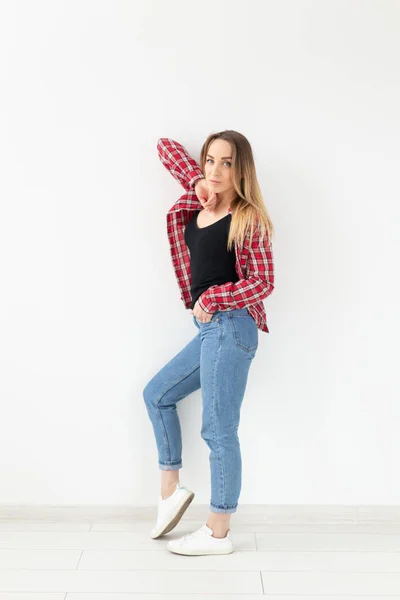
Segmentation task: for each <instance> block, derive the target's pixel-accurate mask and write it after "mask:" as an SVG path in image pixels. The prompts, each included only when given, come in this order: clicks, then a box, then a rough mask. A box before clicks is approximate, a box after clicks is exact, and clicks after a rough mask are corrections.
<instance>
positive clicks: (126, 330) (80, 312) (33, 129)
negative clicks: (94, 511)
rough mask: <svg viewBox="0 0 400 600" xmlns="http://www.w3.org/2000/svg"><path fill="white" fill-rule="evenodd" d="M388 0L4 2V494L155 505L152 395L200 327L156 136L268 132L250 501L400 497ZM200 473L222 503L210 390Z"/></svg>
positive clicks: (183, 407)
mask: <svg viewBox="0 0 400 600" xmlns="http://www.w3.org/2000/svg"><path fill="white" fill-rule="evenodd" d="M399 19H400V3H399V2H396V1H390V0H375V1H372V0H364V1H361V0H360V1H356V0H339V1H338V0H332V1H330V2H328V1H324V0H314V1H311V0H309V1H306V0H301V1H299V0H285V1H282V0H280V1H279V2H278V1H275V2H272V1H267V0H259V1H250V2H247V3H244V2H242V1H241V0H240V1H239V0H234V1H230V2H214V1H213V0H203V1H202V2H201V3H198V4H197V5H196V4H194V3H189V2H186V1H184V0H179V1H172V2H165V1H164V0H153V2H149V1H147V0H146V2H145V1H144V0H142V2H133V1H132V2H128V1H127V0H125V1H122V0H119V1H116V0H114V1H111V0H107V1H106V0H101V1H99V0H79V1H78V0H75V1H71V0H69V1H68V2H67V1H64V2H63V1H60V0H57V1H54V0H47V1H45V0H37V1H36V2H30V1H29V0H25V1H18V2H14V1H12V0H6V1H5V2H2V3H1V8H0V23H1V24H0V77H1V86H2V91H1V94H0V128H1V132H0V164H1V177H0V195H1V221H0V228H1V229H0V243H1V247H0V255H1V259H0V260H1V271H0V277H1V288H2V290H1V295H0V320H1V321H0V328H1V338H0V340H1V341H0V367H1V372H2V374H1V382H0V386H1V388H0V394H1V414H0V502H1V503H2V504H12V503H16V504H17V503H18V504H20V503H21V504H24V503H26V504H29V503H32V504H108V503H110V504H131V505H141V504H154V502H155V501H156V497H157V494H158V491H159V471H158V465H157V454H156V446H155V441H154V437H153V431H152V427H151V423H150V420H149V419H148V416H147V412H146V409H145V406H144V402H143V398H142V390H143V387H144V386H145V384H146V383H147V381H148V380H149V378H150V377H152V376H153V375H154V374H155V373H156V372H157V370H158V369H160V368H161V367H162V366H163V365H164V364H165V363H166V362H167V361H168V360H169V359H170V358H172V356H174V355H175V354H176V353H177V352H179V350H180V349H181V348H182V347H183V345H184V344H186V343H187V342H188V341H189V340H190V339H191V337H192V336H194V335H196V333H197V330H196V328H195V327H194V325H193V322H192V316H191V314H190V312H189V311H185V309H184V307H183V304H182V303H181V300H180V293H179V290H178V287H177V284H176V281H175V277H174V274H173V271H172V264H171V262H170V256H169V247H168V241H167V235H166V225H165V215H166V212H167V210H168V209H169V208H170V207H171V206H172V204H173V202H174V201H175V200H176V199H177V198H178V197H179V196H180V195H181V194H182V193H183V188H181V187H180V186H179V185H178V183H176V182H175V181H174V180H173V178H172V177H171V176H170V175H169V174H168V173H167V171H166V170H165V169H164V167H163V166H162V164H161V163H160V162H159V160H158V157H157V152H156V143H157V139H158V138H159V137H172V138H174V139H176V140H178V141H179V142H181V143H182V144H184V145H185V146H186V147H187V149H188V150H189V152H191V153H192V155H193V156H194V157H195V158H196V159H197V160H198V158H199V152H200V148H201V145H202V143H203V142H204V140H205V138H206V137H207V135H208V134H209V133H210V132H212V131H218V130H222V129H236V130H238V131H240V132H242V133H244V134H245V135H246V136H247V137H248V139H249V141H250V143H251V144H252V147H253V150H254V154H255V160H256V166H257V172H258V176H259V181H260V184H261V188H262V191H263V194H264V198H265V202H266V205H267V208H268V210H269V212H270V215H271V218H272V220H273V223H274V225H275V228H276V238H275V241H274V255H275V268H276V281H275V290H274V292H273V294H272V295H271V296H270V297H269V298H268V299H267V300H266V301H265V307H266V311H267V317H268V324H269V328H270V334H266V333H263V332H260V345H259V350H258V354H257V356H256V359H255V360H254V362H253V365H252V368H251V375H250V378H249V383H248V388H247V394H246V397H245V400H244V403H243V408H242V417H241V424H240V430H239V434H240V439H241V446H242V458H243V487H242V494H241V497H240V501H239V502H240V504H247V503H249V504H251V503H255V504H263V503H268V504H276V503H279V504H296V503H304V504H314V503H315V504H317V503H318V504H324V503H327V504H333V503H340V504H352V503H359V504H371V503H373V504H376V503H378V504H396V503H400V483H399V478H398V462H399V453H400V441H399V435H398V431H399V427H400V407H399V397H400V394H399V392H400V390H399V387H400V386H399V378H398V370H399V369H398V361H399V333H400V327H399V285H398V272H399V268H398V264H397V261H398V254H397V255H396V251H397V253H398V250H399V244H398V241H397V240H398V227H399V216H400V215H399V199H400V196H399V158H400V150H399V133H400V123H399V106H400V83H399V72H400V71H399V56H400V36H399V29H400V26H399ZM179 414H180V417H181V423H182V430H183V445H184V454H183V463H184V467H183V470H182V472H181V480H182V482H184V483H186V485H189V486H190V487H192V488H193V489H194V490H195V491H196V499H195V502H196V503H197V502H199V503H208V501H209V494H210V488H209V464H208V448H207V446H206V444H205V443H204V441H203V440H202V439H201V437H200V428H201V395H200V392H198V393H196V394H192V395H191V396H189V397H188V398H186V399H185V400H184V401H183V402H181V403H180V404H179Z"/></svg>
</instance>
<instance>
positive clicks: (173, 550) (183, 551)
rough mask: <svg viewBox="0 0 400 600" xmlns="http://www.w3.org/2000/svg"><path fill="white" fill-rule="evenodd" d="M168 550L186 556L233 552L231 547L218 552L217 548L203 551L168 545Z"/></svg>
mask: <svg viewBox="0 0 400 600" xmlns="http://www.w3.org/2000/svg"><path fill="white" fill-rule="evenodd" d="M168 550H169V551H170V552H173V553H174V554H184V555H186V556H205V555H207V554H210V555H215V554H232V552H233V550H234V549H233V548H231V549H230V550H222V551H219V552H218V550H217V549H215V550H211V551H210V550H207V551H205V552H203V551H201V550H183V549H182V550H180V549H179V548H174V549H172V548H169V547H168Z"/></svg>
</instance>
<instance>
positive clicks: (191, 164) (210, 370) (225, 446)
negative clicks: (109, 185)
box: [143, 130, 274, 555]
mask: <svg viewBox="0 0 400 600" xmlns="http://www.w3.org/2000/svg"><path fill="white" fill-rule="evenodd" d="M157 149H158V153H159V158H160V160H161V162H162V163H163V164H164V166H165V167H166V168H167V169H168V171H169V172H170V173H171V174H172V175H173V176H174V177H175V179H177V180H178V181H179V182H180V183H181V184H182V185H183V187H184V188H185V190H186V193H185V194H184V195H183V196H181V197H180V198H179V200H178V201H177V202H176V203H175V204H174V205H173V206H172V208H171V209H170V210H169V211H168V213H167V235H168V239H169V243H170V252H171V258H172V265H173V268H174V272H175V276H176V279H177V282H178V286H179V289H180V292H181V300H182V301H183V303H184V305H185V308H186V309H190V310H191V312H192V314H193V324H194V325H195V327H197V329H198V331H197V334H196V335H195V337H194V338H193V339H192V340H191V341H190V342H189V343H188V344H187V345H186V346H185V347H184V348H183V349H182V350H181V351H180V352H179V353H178V354H177V355H176V356H175V357H174V358H172V359H171V360H170V361H169V362H168V363H167V364H166V365H165V366H164V367H163V368H162V369H161V370H160V371H159V372H158V373H156V375H155V376H154V377H153V378H152V379H151V380H150V381H149V383H148V384H147V385H146V387H145V388H144V391H143V396H144V400H145V403H146V407H147V411H148V414H149V417H150V420H151V422H152V425H153V429H154V433H155V439H156V444H157V449H158V459H159V468H160V470H161V495H160V497H159V502H158V515H157V523H156V525H155V527H154V528H153V530H152V532H151V537H152V538H153V539H156V538H158V537H160V536H161V535H163V534H165V533H168V532H169V531H171V530H172V529H173V528H174V527H175V526H176V525H177V523H178V522H179V520H180V519H181V517H182V515H183V513H184V512H185V510H186V509H187V507H188V506H189V504H190V503H191V501H192V500H193V498H194V493H193V492H192V491H191V490H189V489H188V488H186V487H184V486H182V485H181V484H180V481H179V469H180V468H181V467H182V439H181V429H180V423H179V417H178V414H177V410H176V403H177V402H179V401H180V400H182V399H183V398H185V397H186V396H188V395H189V394H190V393H192V392H194V391H195V390H198V389H199V388H201V391H202V411H203V412H202V428H201V436H202V438H203V439H204V441H205V442H206V443H207V445H208V447H209V448H210V455H209V457H210V470H211V500H210V515H209V518H208V520H207V523H206V524H204V525H203V526H202V527H201V528H200V529H198V530H196V531H195V532H194V533H192V534H190V535H185V536H183V537H182V538H179V539H177V540H173V541H170V542H169V543H168V546H167V547H168V549H169V550H171V551H172V552H177V553H179V554H190V555H200V554H227V553H230V552H232V551H233V545H232V540H231V538H230V533H229V531H230V518H231V514H232V513H234V512H236V510H237V506H238V500H239V495H240V490H241V471H242V462H241V453H240V444H239V438H238V434H237V430H238V426H239V419H240V408H241V404H242V400H243V396H244V393H245V388H246V382H247V376H248V372H249V369H250V365H251V363H252V360H253V358H254V357H255V354H256V350H257V347H258V330H259V329H260V330H261V331H265V332H267V333H268V332H269V330H268V327H267V322H266V315H265V310H264V305H263V299H265V298H266V297H267V296H269V294H271V292H272V291H273V289H274V266H273V254H272V245H271V238H272V235H273V226H272V223H271V220H270V218H269V216H268V213H267V210H266V208H265V205H264V202H263V199H262V196H261V192H260V188H259V185H258V182H257V177H256V170H255V165H254V159H253V153H252V149H251V146H250V144H249V142H248V140H247V138H245V137H244V136H243V135H242V134H240V133H238V132H237V131H232V130H225V131H222V132H219V133H214V134H211V135H209V136H208V138H207V139H206V141H205V143H204V144H203V147H202V149H201V154H200V167H199V165H198V164H197V163H196V161H195V160H194V159H193V158H192V157H191V156H190V155H189V154H188V153H187V151H186V149H185V148H184V147H183V146H182V145H181V144H179V143H178V142H176V141H174V140H171V139H169V138H160V139H159V140H158V143H157Z"/></svg>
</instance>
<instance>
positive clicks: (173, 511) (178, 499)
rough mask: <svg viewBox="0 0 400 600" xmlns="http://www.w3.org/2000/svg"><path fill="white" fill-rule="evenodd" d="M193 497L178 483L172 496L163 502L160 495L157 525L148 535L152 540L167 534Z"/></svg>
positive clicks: (192, 494)
mask: <svg viewBox="0 0 400 600" xmlns="http://www.w3.org/2000/svg"><path fill="white" fill-rule="evenodd" d="M194 496H195V494H194V492H192V491H191V490H189V489H188V488H186V487H185V486H183V485H181V484H180V482H179V481H178V483H177V485H176V490H175V491H174V493H173V494H172V496H169V497H168V498H166V499H165V500H163V498H162V496H161V494H160V497H159V500H158V513H157V523H156V525H155V526H154V527H153V529H152V531H151V534H150V536H151V537H152V538H153V540H155V539H156V538H158V537H160V536H161V535H164V533H168V532H169V531H171V530H172V529H173V528H174V527H175V526H176V525H177V524H178V523H179V521H180V520H181V518H182V515H183V513H184V512H185V510H186V509H187V507H188V506H189V504H190V503H191V501H192V500H193V498H194Z"/></svg>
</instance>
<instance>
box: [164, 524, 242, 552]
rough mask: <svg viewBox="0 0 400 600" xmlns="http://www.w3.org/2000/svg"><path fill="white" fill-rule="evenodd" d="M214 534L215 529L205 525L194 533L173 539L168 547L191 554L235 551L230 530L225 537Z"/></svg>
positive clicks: (173, 550) (171, 549)
mask: <svg viewBox="0 0 400 600" xmlns="http://www.w3.org/2000/svg"><path fill="white" fill-rule="evenodd" d="M212 534H213V530H212V529H210V528H209V527H208V526H207V525H203V526H202V527H200V529H197V530H196V531H195V532H194V533H190V534H189V535H184V536H183V537H181V538H179V539H177V540H171V541H170V542H168V544H167V548H168V550H170V551H171V552H175V553H176V554H189V555H190V556H200V555H203V554H230V553H231V552H233V544H232V540H231V537H230V531H228V533H227V534H226V537H224V538H215V537H213V536H212Z"/></svg>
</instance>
